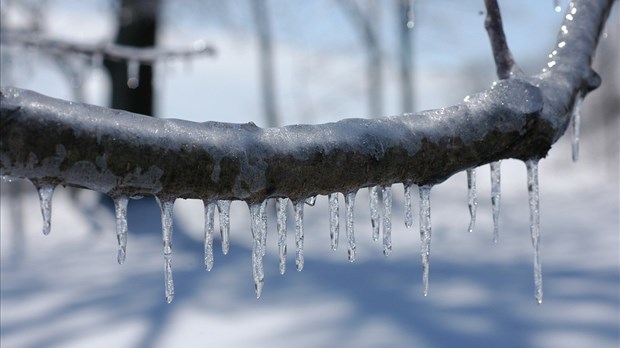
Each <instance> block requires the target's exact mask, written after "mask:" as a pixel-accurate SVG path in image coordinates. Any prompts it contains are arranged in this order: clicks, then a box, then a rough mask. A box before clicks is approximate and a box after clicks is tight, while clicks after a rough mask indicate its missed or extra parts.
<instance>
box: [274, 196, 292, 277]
mask: <svg viewBox="0 0 620 348" xmlns="http://www.w3.org/2000/svg"><path fill="white" fill-rule="evenodd" d="M288 201H289V199H288V198H278V199H277V200H276V214H277V223H278V249H279V252H280V274H284V272H286V207H287V205H288Z"/></svg>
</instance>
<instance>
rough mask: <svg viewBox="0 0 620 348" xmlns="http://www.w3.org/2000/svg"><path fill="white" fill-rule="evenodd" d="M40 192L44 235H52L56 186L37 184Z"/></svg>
mask: <svg viewBox="0 0 620 348" xmlns="http://www.w3.org/2000/svg"><path fill="white" fill-rule="evenodd" d="M35 186H36V188H37V191H38V192H39V200H40V201H41V214H42V215H43V234H44V235H46V236H47V235H48V234H50V230H51V228H52V196H53V195H54V189H55V188H56V186H55V185H52V184H41V185H39V184H35Z"/></svg>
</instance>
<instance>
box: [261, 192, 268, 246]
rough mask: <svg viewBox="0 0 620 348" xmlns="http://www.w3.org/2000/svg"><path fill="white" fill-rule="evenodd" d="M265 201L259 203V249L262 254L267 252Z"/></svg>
mask: <svg viewBox="0 0 620 348" xmlns="http://www.w3.org/2000/svg"><path fill="white" fill-rule="evenodd" d="M267 202H268V200H266V199H265V200H264V201H262V202H261V204H260V229H261V237H262V239H261V251H262V253H263V254H262V255H263V256H265V255H266V254H267Z"/></svg>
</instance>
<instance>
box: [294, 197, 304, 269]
mask: <svg viewBox="0 0 620 348" xmlns="http://www.w3.org/2000/svg"><path fill="white" fill-rule="evenodd" d="M294 208H295V247H296V251H297V252H296V255H295V266H296V267H297V271H299V272H301V270H302V269H303V268H304V201H298V202H295V207H294Z"/></svg>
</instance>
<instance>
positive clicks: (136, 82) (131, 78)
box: [127, 60, 140, 89]
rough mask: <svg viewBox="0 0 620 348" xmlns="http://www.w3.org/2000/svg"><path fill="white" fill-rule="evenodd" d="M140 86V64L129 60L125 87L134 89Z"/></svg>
mask: <svg viewBox="0 0 620 348" xmlns="http://www.w3.org/2000/svg"><path fill="white" fill-rule="evenodd" d="M138 86H140V62H138V61H137V60H130V61H128V62H127V87H129V88H131V89H136V88H138Z"/></svg>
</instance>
